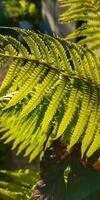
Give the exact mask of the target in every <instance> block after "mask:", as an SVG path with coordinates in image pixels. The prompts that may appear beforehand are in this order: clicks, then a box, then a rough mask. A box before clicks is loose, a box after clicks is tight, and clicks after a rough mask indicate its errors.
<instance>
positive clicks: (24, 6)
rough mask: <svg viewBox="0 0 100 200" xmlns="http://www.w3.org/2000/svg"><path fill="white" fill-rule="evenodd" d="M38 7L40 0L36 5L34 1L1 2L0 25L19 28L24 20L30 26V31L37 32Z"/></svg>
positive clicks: (3, 0)
mask: <svg viewBox="0 0 100 200" xmlns="http://www.w3.org/2000/svg"><path fill="white" fill-rule="evenodd" d="M40 7H41V6H40V0H38V3H37V1H34V0H30V1H27V0H1V8H0V25H1V26H2V25H3V26H20V22H21V21H23V20H24V21H27V22H29V23H30V24H31V27H32V29H34V30H37V29H39V25H40V19H41V12H40ZM26 25H27V24H26ZM25 28H27V27H25Z"/></svg>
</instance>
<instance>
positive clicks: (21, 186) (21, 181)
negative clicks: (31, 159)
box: [0, 169, 39, 200]
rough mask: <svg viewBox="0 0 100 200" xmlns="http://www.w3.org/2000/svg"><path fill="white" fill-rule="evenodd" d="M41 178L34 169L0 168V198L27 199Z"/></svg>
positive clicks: (5, 199) (11, 199)
mask: <svg viewBox="0 0 100 200" xmlns="http://www.w3.org/2000/svg"><path fill="white" fill-rule="evenodd" d="M38 179H39V175H38V173H37V172H33V171H32V170H29V169H25V170H16V171H7V170H0V200H27V199H28V198H29V196H30V193H31V188H32V186H33V185H34V186H35V184H36V182H37V181H38Z"/></svg>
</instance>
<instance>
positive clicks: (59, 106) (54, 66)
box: [0, 28, 100, 161]
mask: <svg viewBox="0 0 100 200" xmlns="http://www.w3.org/2000/svg"><path fill="white" fill-rule="evenodd" d="M12 30H13V31H17V32H18V33H19V34H20V35H21V36H22V38H23V40H24V43H25V45H23V44H22V43H21V42H20V41H18V40H17V39H15V38H14V37H12V36H3V35H1V36H0V44H1V46H0V48H1V49H0V63H1V67H2V66H3V64H4V63H5V62H8V63H9V70H8V73H7V75H6V77H5V79H4V81H3V83H2V85H1V88H0V96H1V97H0V102H1V104H2V106H1V111H0V132H1V139H2V140H4V141H5V143H8V142H10V141H13V145H12V149H15V148H16V147H17V149H18V150H17V154H19V153H21V152H22V151H24V155H25V156H28V155H29V156H30V161H32V160H33V159H34V158H35V157H36V156H37V155H38V154H39V153H41V152H42V151H43V150H44V147H45V149H46V148H48V147H49V146H50V145H51V143H52V142H53V141H54V140H55V139H57V138H59V137H61V140H62V142H64V143H65V144H67V146H68V151H70V150H71V148H72V147H73V146H74V145H75V144H76V143H77V142H81V143H82V146H81V151H82V157H83V156H84V154H85V155H86V156H87V157H89V156H91V155H92V154H93V153H94V152H95V151H97V150H98V149H99V148H100V126H99V122H100V68H99V58H98V56H96V55H95V53H94V52H93V51H92V50H90V49H88V48H86V47H85V48H84V46H80V45H78V44H75V43H71V42H67V41H65V40H63V39H60V38H59V37H51V36H47V35H42V34H36V33H34V32H31V31H29V30H21V29H18V28H12ZM7 97H9V98H7ZM5 99H6V101H5Z"/></svg>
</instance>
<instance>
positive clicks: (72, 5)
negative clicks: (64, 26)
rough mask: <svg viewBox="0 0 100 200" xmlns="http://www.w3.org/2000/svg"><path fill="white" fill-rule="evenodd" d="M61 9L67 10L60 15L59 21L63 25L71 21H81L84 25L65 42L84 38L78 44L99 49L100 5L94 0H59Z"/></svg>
mask: <svg viewBox="0 0 100 200" xmlns="http://www.w3.org/2000/svg"><path fill="white" fill-rule="evenodd" d="M60 4H61V6H63V7H66V6H68V10H67V11H65V12H64V13H63V14H61V17H60V20H61V22H63V23H66V22H71V21H83V22H84V23H83V24H82V25H81V26H80V27H79V28H77V29H76V30H75V31H74V32H73V33H71V34H69V35H68V36H67V37H66V40H69V39H73V38H80V37H83V36H84V37H86V38H84V37H83V39H81V41H79V43H80V44H82V45H84V44H88V45H90V48H93V49H95V50H96V49H99V48H100V12H99V11H100V4H99V3H98V1H95V0H90V1H89V0H85V1H82V0H71V1H64V0H60Z"/></svg>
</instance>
